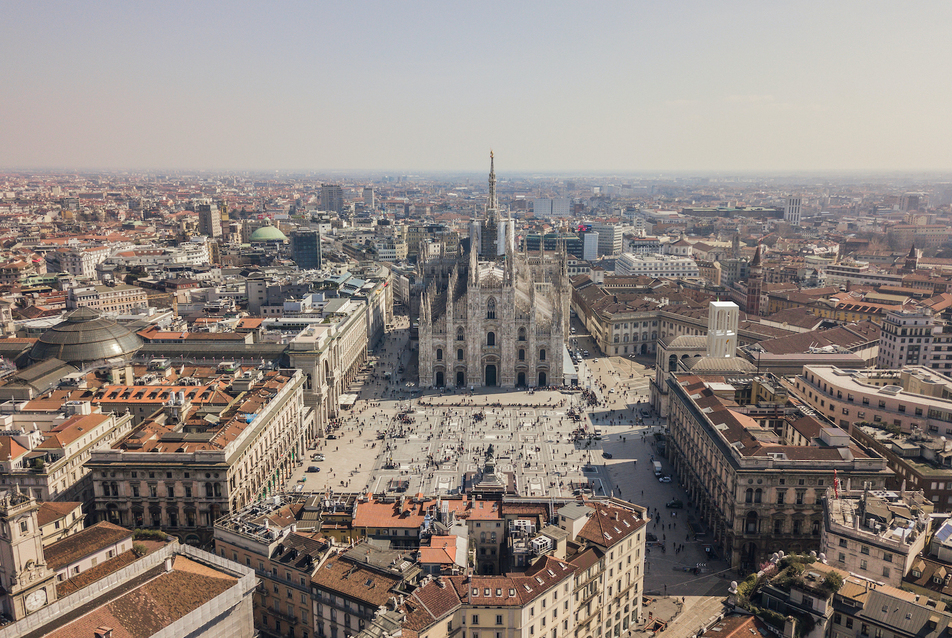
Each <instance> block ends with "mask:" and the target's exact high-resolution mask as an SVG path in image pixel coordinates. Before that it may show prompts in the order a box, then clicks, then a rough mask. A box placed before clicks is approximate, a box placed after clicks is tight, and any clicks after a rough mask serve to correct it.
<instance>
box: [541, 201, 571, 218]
mask: <svg viewBox="0 0 952 638" xmlns="http://www.w3.org/2000/svg"><path fill="white" fill-rule="evenodd" d="M532 215H533V216H534V217H571V216H572V200H571V199H569V198H568V197H559V198H556V199H536V200H534V201H533V202H532Z"/></svg>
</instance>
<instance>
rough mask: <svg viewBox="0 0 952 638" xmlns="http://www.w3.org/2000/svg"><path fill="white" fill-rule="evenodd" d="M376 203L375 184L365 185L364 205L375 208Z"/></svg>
mask: <svg viewBox="0 0 952 638" xmlns="http://www.w3.org/2000/svg"><path fill="white" fill-rule="evenodd" d="M376 203H377V202H376V199H375V198H374V188H373V186H364V206H366V207H367V208H374V207H375V206H376Z"/></svg>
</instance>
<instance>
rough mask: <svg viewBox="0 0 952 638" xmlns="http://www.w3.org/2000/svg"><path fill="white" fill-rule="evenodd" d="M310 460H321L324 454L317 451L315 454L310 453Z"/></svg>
mask: <svg viewBox="0 0 952 638" xmlns="http://www.w3.org/2000/svg"><path fill="white" fill-rule="evenodd" d="M311 460H312V461H323V460H324V455H323V454H321V453H320V452H318V453H317V454H312V455H311Z"/></svg>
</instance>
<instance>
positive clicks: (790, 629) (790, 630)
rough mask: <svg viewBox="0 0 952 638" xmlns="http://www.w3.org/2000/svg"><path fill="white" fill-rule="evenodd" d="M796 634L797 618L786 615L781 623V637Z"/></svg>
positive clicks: (790, 636)
mask: <svg viewBox="0 0 952 638" xmlns="http://www.w3.org/2000/svg"><path fill="white" fill-rule="evenodd" d="M796 635H797V619H796V618H794V617H793V616H787V617H786V618H785V619H784V623H783V638H794V636H796Z"/></svg>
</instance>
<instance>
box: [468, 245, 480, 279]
mask: <svg viewBox="0 0 952 638" xmlns="http://www.w3.org/2000/svg"><path fill="white" fill-rule="evenodd" d="M469 284H470V285H471V286H478V285H479V261H478V260H477V259H476V247H475V246H473V245H470V247H469Z"/></svg>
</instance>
